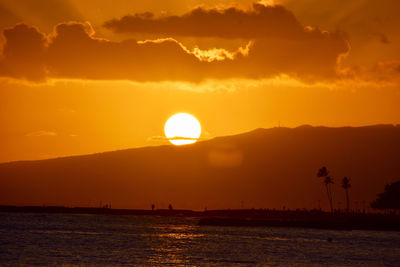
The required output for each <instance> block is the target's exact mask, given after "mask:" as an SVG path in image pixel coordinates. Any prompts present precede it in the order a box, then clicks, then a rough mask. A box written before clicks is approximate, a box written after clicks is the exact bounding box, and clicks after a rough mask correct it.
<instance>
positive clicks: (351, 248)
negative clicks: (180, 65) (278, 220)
mask: <svg viewBox="0 0 400 267" xmlns="http://www.w3.org/2000/svg"><path fill="white" fill-rule="evenodd" d="M328 238H331V239H332V241H331V242H328V241H327V240H328ZM0 265H1V266H3V265H4V266H110V265H113V266H131V265H145V266H146V265H152V266H154V265H169V266H231V265H236V266H254V265H259V266H260V265H262V266H320V265H327V266H400V232H378V231H333V230H314V229H302V228H279V227H275V228H273V227H271V228H268V227H260V228H250V227H215V226H198V225H197V219H195V218H171V217H150V216H149V217H146V216H143V217H137V216H106V215H73V214H23V213H0Z"/></svg>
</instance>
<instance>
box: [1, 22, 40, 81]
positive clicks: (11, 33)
mask: <svg viewBox="0 0 400 267" xmlns="http://www.w3.org/2000/svg"><path fill="white" fill-rule="evenodd" d="M3 35H4V38H5V39H6V42H5V44H4V48H3V54H2V58H1V60H0V75H2V76H6V77H12V78H17V79H26V80H32V81H40V80H43V79H44V77H45V50H46V47H45V45H46V37H45V35H44V34H43V33H41V32H40V31H39V30H38V29H37V28H36V27H32V26H28V25H26V24H18V25H16V26H15V27H13V28H8V29H5V30H4V31H3Z"/></svg>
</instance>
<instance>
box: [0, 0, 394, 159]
mask: <svg viewBox="0 0 400 267" xmlns="http://www.w3.org/2000/svg"><path fill="white" fill-rule="evenodd" d="M399 9H400V3H399V2H398V1H397V0H384V1H367V0H355V1H346V2H344V3H340V5H339V4H338V3H337V1H333V0H327V1H324V4H323V5H322V4H321V1H317V0H306V1H295V0H282V1H275V2H273V1H263V2H260V3H253V2H252V1H237V2H236V3H232V2H231V1H218V2H216V1H208V0H206V1H197V0H196V1H195V0H192V1H179V0H170V1H141V2H139V1H128V0H114V1H112V2H110V1H103V0H101V1H99V0H98V1H78V0H69V1H67V0H65V1H62V0H57V1H46V0H38V1H28V0H26V1H13V0H4V1H2V2H1V3H0V28H1V31H2V32H3V36H2V37H1V38H2V39H1V43H2V45H1V47H2V52H1V58H0V125H1V126H0V148H1V149H0V162H5V161H13V160H21V159H41V158H50V157H55V156H63V155H76V154H86V153H94V152H100V151H107V150H116V149H123V148H130V147H140V146H149V145H160V144H165V141H160V140H157V139H155V138H153V137H154V136H160V135H162V134H163V126H164V123H165V121H166V120H167V119H168V117H169V116H171V115H172V114H174V113H177V112H188V113H191V114H193V115H195V116H196V117H197V118H198V119H199V121H200V122H201V123H202V126H203V133H202V134H203V136H202V137H203V138H212V137H215V136H220V135H230V134H236V133H241V132H244V131H248V130H252V129H255V128H260V127H274V126H277V125H278V124H279V123H280V124H281V125H284V126H289V127H294V126H298V125H302V124H311V125H327V126H343V125H353V126H359V125H368V124H379V123H392V124H399V123H400V115H399V114H400V105H399V102H400V88H399V85H400V79H399V77H400V50H399V49H398V48H399V47H400V31H399V29H400V27H399V26H400V18H399V17H398V15H397V11H398V10H399ZM18 23H19V24H18ZM21 23H22V24H21Z"/></svg>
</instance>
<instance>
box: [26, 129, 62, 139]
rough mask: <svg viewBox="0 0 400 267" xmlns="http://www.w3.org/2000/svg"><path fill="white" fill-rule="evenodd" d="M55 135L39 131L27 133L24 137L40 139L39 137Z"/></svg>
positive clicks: (54, 134)
mask: <svg viewBox="0 0 400 267" xmlns="http://www.w3.org/2000/svg"><path fill="white" fill-rule="evenodd" d="M56 135H57V133H55V132H51V131H44V130H40V131H35V132H31V133H27V134H26V135H25V136H28V137H40V136H56Z"/></svg>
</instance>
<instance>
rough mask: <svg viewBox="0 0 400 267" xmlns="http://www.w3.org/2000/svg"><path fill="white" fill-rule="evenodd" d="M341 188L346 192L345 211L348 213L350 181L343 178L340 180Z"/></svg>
mask: <svg viewBox="0 0 400 267" xmlns="http://www.w3.org/2000/svg"><path fill="white" fill-rule="evenodd" d="M342 187H343V189H344V190H345V191H346V211H347V212H349V209H350V202H349V188H350V187H351V184H350V179H349V178H347V177H344V178H343V179H342Z"/></svg>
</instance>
